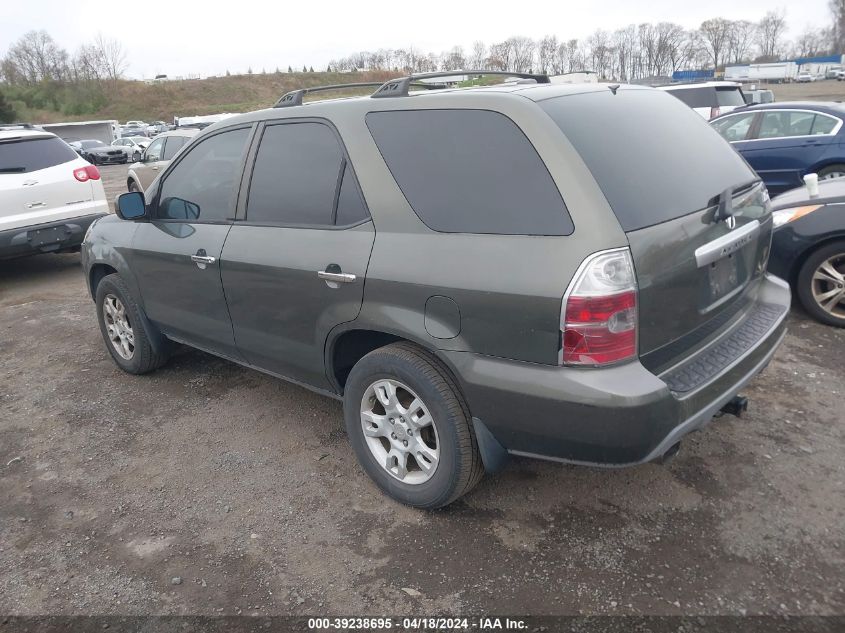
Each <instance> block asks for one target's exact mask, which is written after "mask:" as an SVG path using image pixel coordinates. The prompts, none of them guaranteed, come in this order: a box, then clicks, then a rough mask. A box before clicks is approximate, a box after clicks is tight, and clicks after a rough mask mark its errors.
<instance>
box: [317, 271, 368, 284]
mask: <svg viewBox="0 0 845 633" xmlns="http://www.w3.org/2000/svg"><path fill="white" fill-rule="evenodd" d="M317 277H319V278H320V279H325V280H326V281H334V282H337V283H341V284H351V283H352V282H353V281H355V280H356V279H358V277H356V276H355V275H353V274H351V273H329V272H326V271H325V270H318V271H317Z"/></svg>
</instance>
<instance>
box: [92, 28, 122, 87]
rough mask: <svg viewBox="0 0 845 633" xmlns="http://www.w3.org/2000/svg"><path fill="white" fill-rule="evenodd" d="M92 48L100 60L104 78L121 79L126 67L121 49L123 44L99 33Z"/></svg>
mask: <svg viewBox="0 0 845 633" xmlns="http://www.w3.org/2000/svg"><path fill="white" fill-rule="evenodd" d="M93 46H94V49H95V50H96V51H97V55H98V56H99V58H100V63H101V65H102V69H103V71H104V72H105V76H106V78H108V79H110V80H112V81H117V80H118V79H120V78H121V77H123V73H125V72H126V69H127V67H128V63H127V61H126V50H125V49H124V48H123V44H121V43H120V42H119V41H118V40H110V39H107V38H105V37H104V36H103V34H102V33H99V34H98V35H97V38H96V39H95V40H94V45H93Z"/></svg>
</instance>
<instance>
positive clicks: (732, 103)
mask: <svg viewBox="0 0 845 633" xmlns="http://www.w3.org/2000/svg"><path fill="white" fill-rule="evenodd" d="M658 89H659V90H665V91H666V92H668V93H669V94H670V95H672V96H673V97H676V98H678V99H680V100H681V101H682V102H684V103H686V104H687V105H688V106H689V107H691V108H692V109H693V110H695V111H696V112H698V114H700V115H701V116H703V117H704V118H705V119H712V118H714V117H717V116H719V115H720V114H726V113H728V112H732V111H733V110H735V109H736V108H741V107H742V106H744V105H745V95H744V94H743V92H742V86H740V84H738V83H735V82H733V81H704V82H700V83H689V84H670V85H668V86H660V87H659V88H658Z"/></svg>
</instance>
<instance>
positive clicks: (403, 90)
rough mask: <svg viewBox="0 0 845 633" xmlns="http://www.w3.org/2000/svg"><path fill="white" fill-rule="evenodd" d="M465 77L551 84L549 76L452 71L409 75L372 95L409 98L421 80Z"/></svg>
mask: <svg viewBox="0 0 845 633" xmlns="http://www.w3.org/2000/svg"><path fill="white" fill-rule="evenodd" d="M463 75H501V76H504V77H516V78H518V79H533V80H534V81H535V82H537V83H538V84H547V83H551V82H550V81H549V76H548V75H541V74H534V73H521V72H512V71H509V70H450V71H445V70H444V71H439V72H434V73H418V74H416V75H408V76H407V77H398V78H396V79H390V80H388V81H386V82H384V83H383V84H382V85H381V87H380V88H379V89H378V90H376V91H375V92H374V93H373V94H372V95H370V96H371V97H373V98H376V99H381V98H385V97H407V96H408V90H409V89H410V87H411V86H412V85H414V86H417V85H419V84H414V82H418V81H419V80H420V79H436V78H438V77H460V76H463ZM422 85H427V84H422Z"/></svg>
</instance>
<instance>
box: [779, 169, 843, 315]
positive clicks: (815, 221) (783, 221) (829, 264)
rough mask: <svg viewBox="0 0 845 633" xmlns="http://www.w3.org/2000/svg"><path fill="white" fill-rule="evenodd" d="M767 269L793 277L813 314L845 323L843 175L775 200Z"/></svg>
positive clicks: (807, 308) (785, 276) (795, 289)
mask: <svg viewBox="0 0 845 633" xmlns="http://www.w3.org/2000/svg"><path fill="white" fill-rule="evenodd" d="M772 209H773V212H772V217H773V218H774V222H775V229H774V233H773V234H772V252H771V256H770V258H769V271H770V272H772V273H774V274H775V275H777V276H778V277H781V278H783V279H786V280H788V281H789V283H790V285H791V286H792V289H793V291H794V292H795V294H796V295H798V298H799V300H800V301H801V304H802V305H803V306H804V308H805V309H806V310H807V312H809V313H810V314H811V315H812V316H813V317H815V318H816V319H818V320H819V321H821V322H822V323H827V324H829V325H836V326H838V327H845V178H836V179H835V180H826V181H825V182H820V183H819V195H818V196H814V197H810V196H809V194H808V193H807V189H806V188H804V187H800V188H798V189H793V190H792V191H787V192H786V193H784V194H782V195H780V196H778V197H777V198H774V199H773V200H772Z"/></svg>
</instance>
